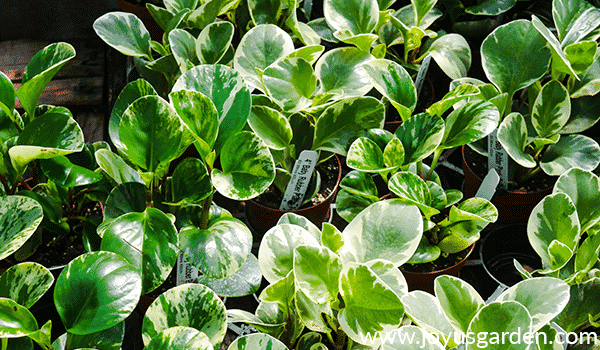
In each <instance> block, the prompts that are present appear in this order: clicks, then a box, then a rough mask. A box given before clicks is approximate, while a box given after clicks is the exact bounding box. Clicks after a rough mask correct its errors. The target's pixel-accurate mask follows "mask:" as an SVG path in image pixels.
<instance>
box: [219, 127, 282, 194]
mask: <svg viewBox="0 0 600 350" xmlns="http://www.w3.org/2000/svg"><path fill="white" fill-rule="evenodd" d="M221 167H222V170H219V169H213V172H212V176H211V177H212V182H213V184H214V186H215V188H216V189H217V191H219V193H221V194H222V195H224V196H225V197H228V198H232V199H237V200H248V199H251V198H254V197H256V196H258V195H259V194H261V193H262V192H264V191H265V190H266V189H267V188H268V187H269V186H270V185H271V183H272V182H273V180H274V179H275V162H274V161H273V158H272V156H271V152H269V148H268V147H267V145H265V143H264V142H263V141H262V140H261V139H260V138H258V136H256V135H254V134H253V133H251V132H248V131H244V132H240V133H238V134H237V135H235V137H232V138H231V139H229V140H228V141H227V142H226V143H225V145H224V146H223V150H222V152H221Z"/></svg>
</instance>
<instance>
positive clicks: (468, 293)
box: [434, 275, 485, 333]
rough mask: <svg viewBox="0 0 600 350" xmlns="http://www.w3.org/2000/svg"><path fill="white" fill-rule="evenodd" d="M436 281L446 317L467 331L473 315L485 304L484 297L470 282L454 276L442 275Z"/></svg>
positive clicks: (436, 287) (460, 328) (462, 330)
mask: <svg viewBox="0 0 600 350" xmlns="http://www.w3.org/2000/svg"><path fill="white" fill-rule="evenodd" d="M434 283H435V287H434V288H435V295H436V296H437V298H438V300H439V302H440V306H441V308H442V309H443V310H444V313H445V315H446V318H447V319H448V321H449V322H450V324H452V326H453V327H454V328H455V329H458V330H459V331H461V332H464V333H466V332H467V330H468V328H469V324H470V323H471V320H472V319H473V317H475V315H476V314H477V312H478V311H479V310H480V309H481V308H482V307H483V306H484V305H485V303H484V301H483V299H482V298H481V296H480V295H479V293H477V291H476V290H475V289H474V288H473V287H472V286H471V285H470V284H468V283H466V282H464V281H463V280H461V279H459V278H456V277H454V276H449V275H441V276H439V277H438V278H436V279H435V282H434Z"/></svg>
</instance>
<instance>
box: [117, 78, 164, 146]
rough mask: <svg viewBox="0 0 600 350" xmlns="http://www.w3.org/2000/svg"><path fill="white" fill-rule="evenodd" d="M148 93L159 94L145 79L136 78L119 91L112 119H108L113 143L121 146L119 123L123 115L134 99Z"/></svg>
mask: <svg viewBox="0 0 600 350" xmlns="http://www.w3.org/2000/svg"><path fill="white" fill-rule="evenodd" d="M147 95H158V94H157V93H156V90H154V88H153V87H152V85H150V83H149V82H147V81H146V80H144V79H138V80H134V81H132V82H131V83H129V84H127V85H125V87H124V88H123V90H121V92H120V93H119V96H118V97H117V100H116V101H115V104H114V106H113V109H112V112H111V113H110V119H109V121H108V136H109V137H110V140H111V141H112V142H113V144H114V145H115V146H116V147H117V148H120V147H122V146H121V139H120V138H119V123H120V122H121V118H122V117H123V113H124V112H125V110H126V109H127V107H129V105H130V104H132V103H133V101H135V100H137V99H138V98H140V97H142V96H147Z"/></svg>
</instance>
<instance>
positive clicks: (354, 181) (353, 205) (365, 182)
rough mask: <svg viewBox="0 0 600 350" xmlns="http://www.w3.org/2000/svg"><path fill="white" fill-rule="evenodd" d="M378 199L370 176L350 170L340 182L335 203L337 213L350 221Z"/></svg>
mask: <svg viewBox="0 0 600 350" xmlns="http://www.w3.org/2000/svg"><path fill="white" fill-rule="evenodd" d="M378 201H379V197H378V195H377V187H376V185H375V182H374V181H373V179H372V178H371V176H370V175H368V174H366V173H364V172H360V171H357V170H352V171H350V172H349V173H348V174H346V176H344V178H343V179H342V181H341V182H340V190H339V191H338V194H337V195H336V199H335V205H336V211H337V212H338V215H340V216H341V217H342V218H343V219H344V220H346V221H348V222H350V221H352V219H354V217H356V215H358V213H360V212H361V211H363V209H365V208H366V207H368V206H369V205H371V204H373V203H375V202H378Z"/></svg>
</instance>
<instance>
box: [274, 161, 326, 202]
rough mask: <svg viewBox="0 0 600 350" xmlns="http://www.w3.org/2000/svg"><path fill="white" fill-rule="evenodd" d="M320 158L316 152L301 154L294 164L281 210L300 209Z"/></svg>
mask: <svg viewBox="0 0 600 350" xmlns="http://www.w3.org/2000/svg"><path fill="white" fill-rule="evenodd" d="M318 158H319V154H318V153H317V152H315V151H308V150H307V151H302V153H300V157H298V159H297V160H296V162H295V163H294V168H293V169H292V177H291V178H290V182H289V183H288V184H287V187H286V188H285V193H284V194H283V200H282V201H281V205H280V206H279V210H294V209H298V208H300V206H301V205H302V201H303V200H304V195H305V194H306V190H307V189H308V184H309V183H310V178H311V176H312V173H313V171H314V170H315V166H316V165H317V160H318Z"/></svg>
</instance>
